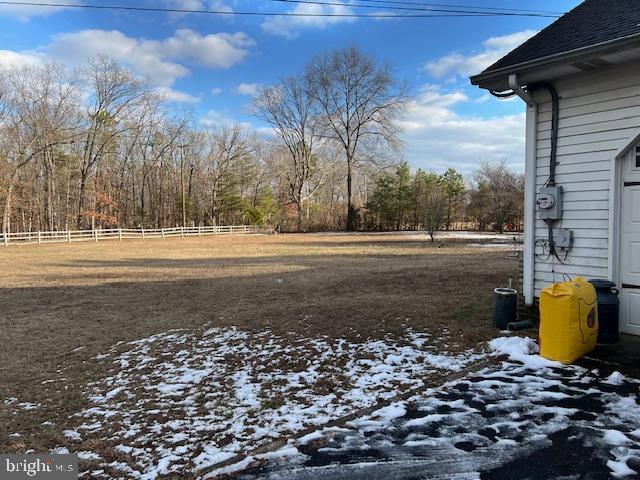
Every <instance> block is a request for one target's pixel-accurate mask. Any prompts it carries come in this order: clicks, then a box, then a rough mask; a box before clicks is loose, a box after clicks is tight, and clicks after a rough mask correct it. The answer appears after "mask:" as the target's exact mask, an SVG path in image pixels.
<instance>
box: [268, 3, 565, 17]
mask: <svg viewBox="0 0 640 480" xmlns="http://www.w3.org/2000/svg"><path fill="white" fill-rule="evenodd" d="M274 1H279V0H274ZM357 1H358V2H366V3H377V4H394V5H416V6H421V7H444V8H470V9H475V10H486V11H494V12H518V13H546V14H551V15H564V13H565V12H559V11H549V10H530V9H522V8H504V7H482V6H477V5H453V4H449V3H428V2H410V1H397V0H357ZM380 8H389V7H384V5H381V7H380Z"/></svg>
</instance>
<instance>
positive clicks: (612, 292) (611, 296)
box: [589, 280, 620, 344]
mask: <svg viewBox="0 0 640 480" xmlns="http://www.w3.org/2000/svg"><path fill="white" fill-rule="evenodd" d="M589 283H590V284H591V285H593V286H594V287H595V289H596V294H597V295H598V323H599V324H600V328H599V330H598V343H603V344H612V343H618V341H619V340H620V333H619V329H618V319H619V317H620V299H619V298H618V294H619V292H618V289H617V288H616V284H615V283H613V282H610V281H609V280H589Z"/></svg>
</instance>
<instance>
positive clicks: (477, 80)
mask: <svg viewBox="0 0 640 480" xmlns="http://www.w3.org/2000/svg"><path fill="white" fill-rule="evenodd" d="M639 43H640V33H637V34H633V35H629V36H626V37H621V38H616V39H615V40H609V41H607V42H602V43H597V44H594V45H589V46H588V47H582V48H578V49H575V50H570V51H568V52H562V53H558V54H555V55H549V56H546V57H541V58H536V59H535V60H530V61H527V62H522V63H518V64H515V65H508V66H506V67H502V68H498V69H495V70H489V71H486V70H485V71H484V72H482V73H480V74H478V75H474V76H472V77H471V78H470V80H471V84H472V85H477V86H479V87H480V88H485V89H491V90H495V88H493V87H494V86H495V85H496V84H498V85H503V86H504V88H502V89H501V90H507V89H508V88H509V87H508V83H507V79H508V77H509V75H511V74H513V73H517V74H519V75H521V76H522V75H524V74H526V73H529V72H532V71H536V70H543V69H546V68H548V67H552V66H555V65H559V64H564V63H571V62H575V61H580V60H585V59H587V58H589V57H593V56H597V55H602V54H603V53H611V52H612V51H618V50H624V49H626V48H630V47H633V46H638V44H639Z"/></svg>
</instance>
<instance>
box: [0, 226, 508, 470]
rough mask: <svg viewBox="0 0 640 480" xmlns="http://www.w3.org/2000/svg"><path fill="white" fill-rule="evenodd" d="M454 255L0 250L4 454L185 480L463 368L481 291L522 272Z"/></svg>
mask: <svg viewBox="0 0 640 480" xmlns="http://www.w3.org/2000/svg"><path fill="white" fill-rule="evenodd" d="M467 242H468V241H467V240H462V239H452V240H447V241H445V242H444V248H438V247H439V243H435V244H432V243H431V242H429V241H428V240H427V238H426V236H425V235H406V234H404V235H387V234H385V235H359V234H358V235H347V234H335V235H279V236H278V235H274V236H236V237H207V238H201V239H198V238H191V239H170V240H169V239H167V240H147V241H125V242H111V243H109V242H105V243H99V244H93V243H79V244H74V245H66V244H65V245H42V246H40V247H38V246H22V247H18V246H14V247H9V248H3V249H0V265H2V269H1V270H0V285H1V289H0V305H1V308H0V328H1V331H2V335H3V337H2V343H3V348H2V349H0V451H3V452H7V453H10V452H21V453H24V452H25V451H26V450H30V449H33V450H35V451H48V450H50V449H53V448H56V447H63V448H68V449H69V450H71V451H82V452H85V453H84V454H83V456H84V458H83V456H82V455H81V459H83V461H84V463H83V465H84V468H86V469H87V472H90V473H91V474H92V476H94V477H100V476H101V475H102V476H104V477H105V478H109V477H110V476H113V475H114V473H113V472H116V471H117V472H120V474H122V472H125V473H127V474H129V475H130V476H132V477H135V476H136V475H138V473H136V472H140V471H142V470H144V469H146V468H148V467H149V465H152V464H153V465H154V468H155V469H156V473H157V474H158V475H160V476H162V475H169V476H170V475H171V474H174V475H177V474H180V475H186V473H185V472H190V471H193V469H194V468H196V467H199V466H202V465H204V466H206V465H210V464H213V463H215V461H216V460H224V459H225V458H226V456H228V455H230V454H231V453H241V452H244V451H248V450H250V449H251V448H253V447H255V446H256V445H262V444H265V443H266V442H267V441H268V440H273V439H274V438H278V437H282V436H284V437H286V435H288V434H290V433H293V432H296V431H298V430H299V429H301V428H303V427H307V426H309V425H314V424H321V423H322V421H325V420H328V419H330V418H333V417H335V416H336V415H342V414H345V413H349V412H350V411H352V409H353V408H360V407H364V406H367V405H370V404H371V403H375V401H376V400H379V399H383V398H387V397H389V396H391V395H393V394H397V393H399V392H401V391H402V390H403V389H407V388H412V387H415V386H417V385H419V383H420V382H422V381H423V380H424V378H423V377H424V376H425V374H433V375H436V374H438V373H439V372H441V371H442V370H447V369H448V370H455V369H456V368H462V366H463V365H464V364H465V362H466V361H468V360H470V359H472V358H473V352H471V351H470V349H474V348H477V347H478V346H479V345H480V342H482V341H484V340H486V339H488V338H490V337H491V336H492V335H493V334H494V331H493V330H492V329H491V328H489V326H488V325H489V320H490V316H491V308H492V301H493V297H492V290H493V288H494V287H495V286H503V285H505V284H506V282H507V280H508V279H509V278H510V277H513V278H515V277H516V276H517V267H518V264H517V260H515V259H514V258H510V256H509V252H508V251H506V250H505V249H494V248H479V247H478V246H477V245H475V244H477V243H478V240H473V242H474V245H467ZM442 355H445V357H446V358H445V357H443V356H442ZM447 362H448V363H447ZM381 365H382V366H384V367H385V368H383V369H381V368H380V366H381ZM312 407H313V408H315V410H313V409H312V410H309V409H310V408H312ZM350 409H351V410H350ZM238 412H240V413H238ZM265 412H267V413H268V414H266V413H265ZM214 413H215V415H214ZM309 418H315V420H314V421H315V423H314V421H311V420H309ZM181 422H182V423H181ZM185 422H186V423H188V425H187V424H186V423H185ZM212 424H216V427H215V428H213V427H211V425H212ZM169 426H170V427H171V428H174V427H175V428H174V430H175V431H174V432H173V433H171V432H168V429H169ZM238 426H240V427H238ZM210 427H211V428H210ZM185 432H186V433H185ZM274 432H275V433H274ZM169 433H171V435H173V436H170V435H169ZM127 434H129V435H130V437H135V440H136V441H135V442H134V441H133V440H132V441H130V442H127V441H122V438H123V437H125V438H126V435H127ZM186 436H189V437H191V438H192V439H193V437H194V436H197V440H198V441H197V442H196V443H197V444H194V442H193V441H191V442H190V440H189V439H188V438H186ZM159 439H162V441H160V440H159ZM159 442H160V443H162V445H161V446H159ZM225 447H226V450H225ZM183 457H184V458H188V459H189V460H188V462H187V463H183V464H182V465H180V462H181V460H180V458H183ZM162 460H164V463H163V462H162ZM105 464H108V465H110V466H106V467H105ZM170 465H174V466H173V467H171V466H170ZM176 465H177V466H176ZM172 468H173V470H172ZM110 469H111V470H110ZM127 469H131V471H129V470H127ZM136 469H137V470H136ZM147 478H153V476H150V477H147Z"/></svg>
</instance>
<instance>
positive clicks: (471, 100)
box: [0, 0, 580, 174]
mask: <svg viewBox="0 0 640 480" xmlns="http://www.w3.org/2000/svg"><path fill="white" fill-rule="evenodd" d="M32 1H33V0H32ZM36 1H37V0H36ZM334 1H335V2H338V0H334ZM413 1H414V2H419V3H427V0H413ZM58 3H62V2H58ZM64 3H76V4H77V3H93V4H103V5H105V4H112V5H115V4H119V5H140V6H145V7H168V8H186V9H210V10H216V11H226V12H240V11H263V12H284V11H292V12H311V13H315V12H328V13H349V12H354V11H357V12H359V13H376V12H378V11H382V10H383V9H380V10H375V9H374V10H358V9H356V8H355V7H353V6H321V5H313V4H295V3H286V2H282V1H274V0H131V1H128V2H125V1H116V0H102V1H100V2H98V1H97V0H95V1H94V0H87V1H86V2H84V1H82V0H69V1H67V2H64ZM339 3H354V2H353V1H352V0H340V1H339ZM372 3H375V2H372ZM379 3H380V2H378V4H379ZM438 3H440V4H455V5H460V4H463V5H473V6H478V7H480V6H484V7H500V8H532V7H531V2H529V1H524V0H439V1H438ZM578 3H580V0H537V1H536V2H535V7H534V8H535V9H536V10H549V11H567V10H569V9H571V8H573V7H574V6H576V5H577V4H578ZM552 20H553V19H550V18H536V17H511V16H506V17H476V18H464V17H463V18H428V19H427V18H412V19H384V20H383V19H353V18H326V17H325V18H319V17H315V18H308V17H295V18H293V17H288V18H287V17H248V16H228V15H197V14H180V13H151V12H122V11H108V10H83V9H73V8H55V9H52V8H49V7H44V6H35V7H33V6H11V5H0V66H2V65H4V66H7V65H16V64H17V65H21V64H43V63H47V62H51V61H55V62H60V63H63V64H66V65H69V66H71V67H73V66H77V65H81V64H82V63H83V62H85V61H86V60H87V59H88V58H90V57H92V56H95V55H97V54H106V55H108V56H110V57H111V58H113V59H114V60H116V61H118V62H121V63H124V64H126V65H128V66H129V67H130V68H131V69H132V70H133V71H134V72H135V73H136V74H137V75H139V76H140V77H144V78H147V79H148V80H149V81H150V83H151V84H152V85H153V88H155V89H157V91H158V92H160V93H161V94H163V95H164V96H165V97H166V98H167V99H169V100H170V101H171V102H173V103H175V104H176V106H180V107H181V108H184V107H186V108H188V109H190V110H192V111H193V118H194V122H196V123H199V124H201V125H202V126H203V127H210V128H220V127H224V126H228V125H232V124H236V123H240V124H243V125H246V126H247V127H250V128H255V129H257V130H258V132H261V133H262V134H263V135H268V134H269V132H268V129H266V127H265V125H263V124H261V123H260V122H259V121H258V120H257V119H256V118H254V117H253V116H252V115H251V101H252V98H253V96H254V95H255V93H256V91H258V89H259V88H260V87H261V86H266V85H270V84H273V83H275V82H277V81H278V79H280V78H282V77H285V76H288V75H292V74H296V73H298V72H299V71H301V70H302V69H303V68H304V66H305V65H306V64H307V63H308V62H309V61H310V60H311V59H312V58H313V57H314V56H315V55H317V54H319V53H321V52H323V51H325V50H327V49H335V48H340V47H342V46H345V45H349V44H354V43H355V44H357V45H359V46H360V47H361V48H362V49H363V50H364V51H365V52H367V53H369V54H372V55H374V56H376V57H377V58H378V59H379V60H380V61H385V62H390V63H391V65H392V66H393V68H394V70H395V73H396V75H397V76H398V77H399V78H400V79H401V80H403V81H405V82H406V83H407V84H408V85H409V88H410V94H411V100H410V104H409V108H408V111H407V113H406V115H405V117H403V118H402V119H401V120H400V123H401V126H402V127H403V132H404V133H403V138H402V140H403V145H404V147H403V149H402V152H401V153H400V155H401V158H402V159H404V160H406V161H408V162H409V164H410V165H411V166H412V167H413V168H422V169H425V170H433V171H436V172H442V171H444V170H446V169H447V168H449V167H454V168H456V169H457V170H459V171H461V172H463V173H465V174H469V173H471V172H472V171H473V170H474V169H475V168H476V167H477V165H478V164H479V162H480V161H483V160H484V161H490V162H497V161H506V162H507V163H508V164H509V166H511V167H512V168H513V169H514V170H523V168H524V137H525V128H524V104H523V102H522V101H520V100H519V99H511V100H507V101H500V100H497V99H495V98H493V97H492V96H490V95H489V94H488V93H487V92H485V91H483V90H480V89H478V88H477V87H473V86H471V85H470V84H469V79H468V77H469V75H472V74H475V73H479V72H480V71H482V70H483V69H484V68H485V67H487V66H489V65H490V64H491V63H493V62H495V61H496V60H498V59H499V58H500V57H501V56H503V55H504V54H506V53H508V52H509V51H510V50H511V49H513V48H515V47H516V46H518V45H519V44H520V43H522V42H523V41H525V40H526V39H527V38H529V37H530V36H532V35H534V34H535V33H536V32H537V31H539V30H540V29H542V28H544V27H545V26H547V25H548V24H549V23H551V22H552Z"/></svg>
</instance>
